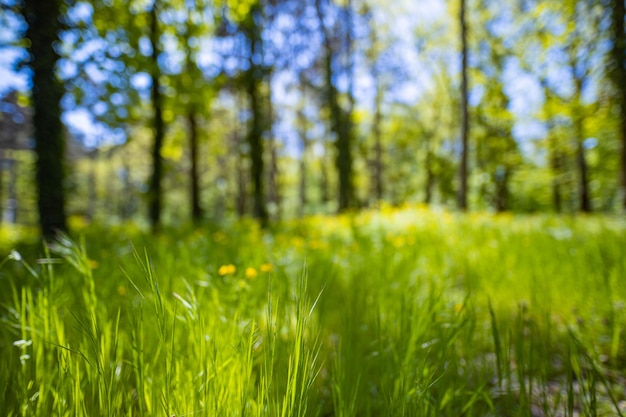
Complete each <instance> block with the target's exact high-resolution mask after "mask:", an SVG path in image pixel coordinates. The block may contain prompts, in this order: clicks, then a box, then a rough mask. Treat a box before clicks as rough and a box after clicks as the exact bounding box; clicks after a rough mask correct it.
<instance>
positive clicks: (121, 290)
mask: <svg viewBox="0 0 626 417" xmlns="http://www.w3.org/2000/svg"><path fill="white" fill-rule="evenodd" d="M117 293H118V294H119V295H121V296H125V295H126V294H127V293H128V290H127V289H126V286H125V285H120V286H119V287H117Z"/></svg>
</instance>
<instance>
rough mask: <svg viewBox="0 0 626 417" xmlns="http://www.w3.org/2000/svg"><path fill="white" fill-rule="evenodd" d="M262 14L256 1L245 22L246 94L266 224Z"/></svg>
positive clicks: (259, 215) (255, 182)
mask: <svg viewBox="0 0 626 417" xmlns="http://www.w3.org/2000/svg"><path fill="white" fill-rule="evenodd" d="M260 17H261V10H260V5H259V3H258V1H257V2H255V3H254V4H253V5H252V6H251V8H250V12H249V16H248V17H247V18H246V21H245V22H244V23H243V30H244V33H245V35H246V38H247V41H248V45H249V46H248V47H249V50H248V65H249V68H248V71H247V73H246V75H245V83H246V86H245V88H246V94H247V95H248V100H249V104H250V111H251V112H252V118H251V120H250V125H249V129H248V135H247V138H248V145H250V161H251V166H250V180H251V182H252V200H253V210H252V213H253V216H254V217H255V218H256V219H257V220H259V222H260V223H261V225H262V226H263V227H264V226H266V225H267V222H268V220H269V216H268V212H267V207H266V204H265V193H264V190H263V187H264V181H263V173H264V161H263V134H264V133H265V120H264V115H263V109H262V107H263V104H262V103H263V98H262V93H261V83H262V81H263V78H264V75H263V73H264V68H263V63H262V62H257V57H259V56H263V55H262V54H263V40H262V38H261V28H260V27H259V23H258V21H259V19H260Z"/></svg>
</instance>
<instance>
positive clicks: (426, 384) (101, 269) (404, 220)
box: [0, 208, 626, 417]
mask: <svg viewBox="0 0 626 417" xmlns="http://www.w3.org/2000/svg"><path fill="white" fill-rule="evenodd" d="M1 233H2V234H3V236H7V237H6V238H5V239H3V240H2V242H1V243H0V250H1V251H2V252H3V253H4V255H6V256H5V258H4V261H0V262H3V263H2V265H1V266H0V303H1V305H0V320H1V322H0V354H1V357H2V361H0V391H1V392H0V415H2V416H22V415H23V416H46V417H47V416H177V417H180V416H281V417H287V416H290V417H291V416H338V417H339V416H341V417H349V416H359V417H360V416H372V417H374V416H376V417H378V416H575V415H586V416H595V415H598V416H609V415H610V416H614V415H622V414H623V413H626V411H625V410H626V388H624V387H626V345H625V342H626V341H625V340H624V338H625V337H626V334H625V331H624V329H625V326H626V304H625V303H626V222H625V221H624V219H618V218H609V217H576V218H573V217H550V216H525V217H513V216H493V215H486V214H480V215H479V214H476V215H474V214H470V215H466V216H463V215H460V214H451V213H448V212H443V211H441V212H434V211H428V210H426V209H420V208H405V209H402V210H390V209H389V210H383V211H382V212H366V213H362V214H359V215H355V216H342V217H331V218H329V217H314V218H308V219H306V220H300V221H294V222H289V223H284V224H281V225H280V226H276V228H275V229H274V230H271V231H268V232H266V231H261V230H259V229H258V228H257V227H256V226H255V225H254V224H253V223H251V222H239V223H233V224H230V225H228V226H222V227H220V228H216V227H209V226H207V227H206V228H203V229H199V230H191V229H189V230H180V229H177V230H174V229H172V230H167V231H165V232H163V233H162V234H161V235H159V236H151V235H149V234H145V233H142V232H141V231H140V230H136V229H133V228H131V227H125V228H121V227H120V228H104V227H97V226H90V227H88V228H85V229H83V230H82V231H81V232H77V233H76V234H75V236H80V237H77V238H76V240H74V241H71V240H69V239H61V240H60V241H58V242H56V243H55V244H53V245H50V246H49V247H48V248H45V249H42V248H41V245H37V244H36V243H34V242H33V239H32V238H31V239H30V241H27V242H26V243H24V242H22V241H21V239H22V238H21V237H20V236H24V235H28V233H27V232H25V233H22V234H21V235H11V233H10V232H8V231H6V230H4V231H2V232H1ZM9 237H10V238H9ZM12 249H16V251H13V252H11V250H12ZM4 255H3V256H4Z"/></svg>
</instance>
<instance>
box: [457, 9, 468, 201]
mask: <svg viewBox="0 0 626 417" xmlns="http://www.w3.org/2000/svg"><path fill="white" fill-rule="evenodd" d="M465 3H466V0H461V11H460V14H459V20H460V24H461V164H460V170H459V171H460V172H459V194H458V206H459V209H461V210H463V211H465V210H467V182H468V175H469V173H468V153H469V149H468V146H469V143H468V142H469V110H468V82H467V21H466V18H465Z"/></svg>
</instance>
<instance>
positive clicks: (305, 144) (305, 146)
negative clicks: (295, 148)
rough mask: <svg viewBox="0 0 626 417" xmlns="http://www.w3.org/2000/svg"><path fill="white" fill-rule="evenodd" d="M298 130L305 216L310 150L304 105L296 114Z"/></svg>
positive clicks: (299, 210) (299, 209) (302, 203)
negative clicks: (300, 144) (307, 167)
mask: <svg viewBox="0 0 626 417" xmlns="http://www.w3.org/2000/svg"><path fill="white" fill-rule="evenodd" d="M300 91H301V94H302V96H303V100H302V106H303V105H304V103H305V100H304V88H302V89H301V90H300ZM296 117H297V123H298V130H299V134H300V141H301V142H302V155H300V190H299V191H300V192H299V194H300V196H299V197H300V206H299V208H298V214H299V215H300V217H302V216H304V214H305V212H306V206H307V195H306V189H307V175H306V157H307V154H308V150H309V140H308V138H307V129H306V118H305V116H304V109H303V108H302V107H299V108H298V112H297V114H296Z"/></svg>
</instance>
